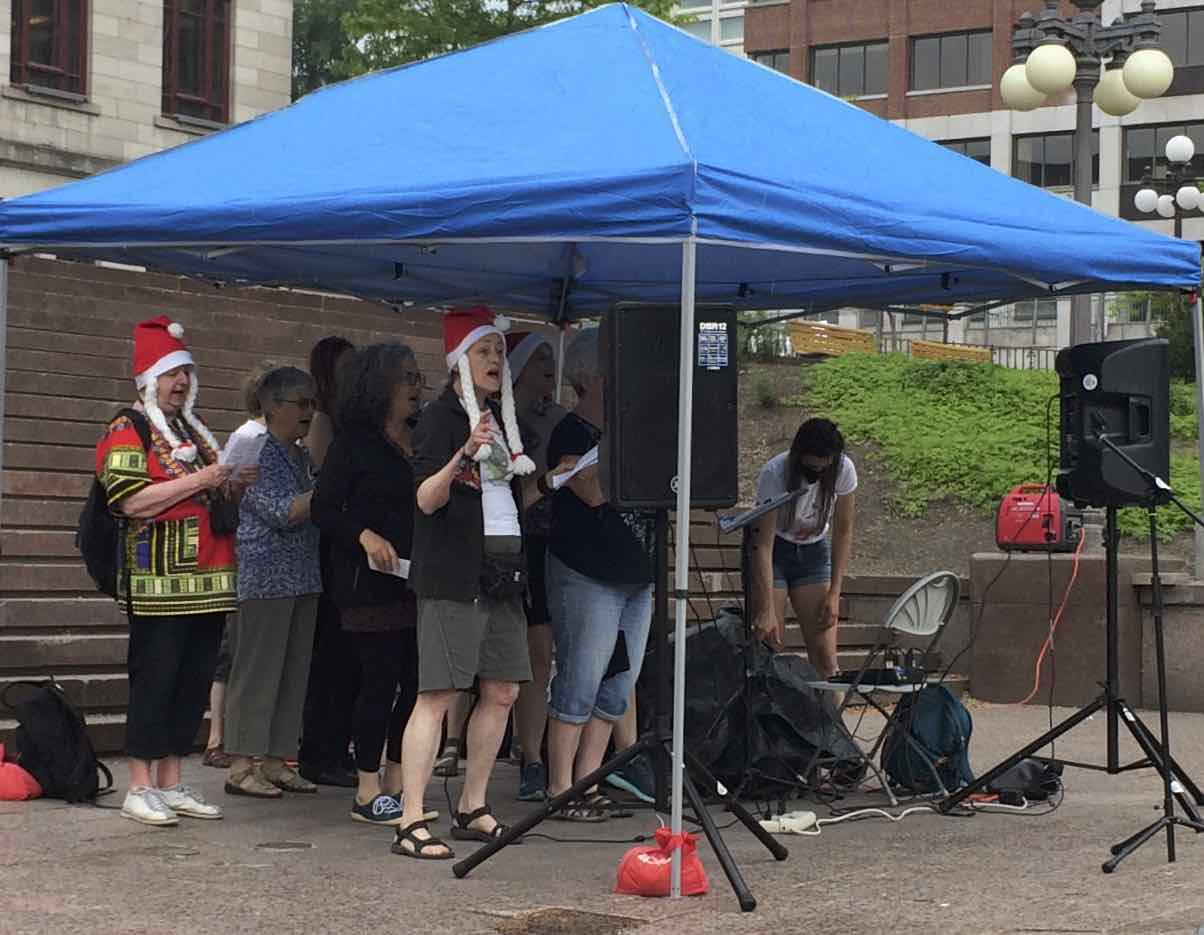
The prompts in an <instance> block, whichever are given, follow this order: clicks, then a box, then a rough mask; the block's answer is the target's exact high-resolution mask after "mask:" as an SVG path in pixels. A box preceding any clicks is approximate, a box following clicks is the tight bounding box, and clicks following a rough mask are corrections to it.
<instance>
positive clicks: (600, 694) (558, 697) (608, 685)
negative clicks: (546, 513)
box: [547, 554, 652, 724]
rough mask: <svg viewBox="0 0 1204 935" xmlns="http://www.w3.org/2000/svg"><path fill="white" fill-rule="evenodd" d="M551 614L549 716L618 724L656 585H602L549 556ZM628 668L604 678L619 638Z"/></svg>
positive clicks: (641, 656) (644, 642) (649, 620)
mask: <svg viewBox="0 0 1204 935" xmlns="http://www.w3.org/2000/svg"><path fill="white" fill-rule="evenodd" d="M547 570H548V582H547V584H548V609H549V610H550V611H551V617H552V620H551V622H552V640H553V643H554V645H555V650H556V654H555V674H554V675H553V677H552V682H551V684H550V685H549V686H548V714H549V715H550V716H551V717H554V718H555V719H556V720H558V721H563V722H565V723H567V724H584V723H586V722H587V721H589V720H590V719H591V718H595V717H596V718H601V719H602V720H604V721H618V720H620V719H621V718H622V717H623V715H624V714H626V713H627V703H628V700H629V699H630V697H631V689H632V687H633V686H634V685H635V681H636V679H637V678H639V675H640V664H641V663H642V662H643V660H644V648H645V647H646V646H647V644H648V631H649V630H650V629H651V628H652V585H650V584H619V583H616V582H610V581H599V580H598V579H596V578H590V577H588V576H587V575H583V574H581V573H580V572H577V571H574V570H573V569H571V568H569V567H568V566H567V565H565V564H564V563H563V562H561V561H560V560H559V559H558V558H556V556H555V555H551V554H549V555H548V569H547ZM620 633H622V634H623V639H624V640H625V641H626V644H627V659H628V663H629V668H628V669H627V671H626V672H618V673H615V674H614V675H612V676H610V677H609V678H607V677H606V672H607V669H608V667H609V665H610V661H611V657H612V656H613V655H614V652H615V645H616V643H617V642H618V639H619V634H620Z"/></svg>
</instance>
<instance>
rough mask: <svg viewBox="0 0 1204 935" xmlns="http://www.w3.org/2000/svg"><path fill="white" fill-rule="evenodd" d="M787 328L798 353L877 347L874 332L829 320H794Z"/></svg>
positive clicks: (832, 354)
mask: <svg viewBox="0 0 1204 935" xmlns="http://www.w3.org/2000/svg"><path fill="white" fill-rule="evenodd" d="M787 332H788V333H789V335H790V347H791V348H792V349H793V351H794V354H795V355H796V356H806V355H811V354H820V355H823V356H825V357H839V356H840V355H841V354H849V353H864V354H873V353H874V352H875V351H876V350H877V348H876V346H875V342H874V332H872V331H865V330H863V329H861V328H842V327H841V326H840V325H830V324H828V323H827V322H817V321H792V322H790V323H789V325H788V328H787Z"/></svg>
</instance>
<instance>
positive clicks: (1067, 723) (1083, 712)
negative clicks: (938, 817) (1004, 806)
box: [936, 694, 1108, 813]
mask: <svg viewBox="0 0 1204 935" xmlns="http://www.w3.org/2000/svg"><path fill="white" fill-rule="evenodd" d="M1107 705H1108V696H1107V695H1106V694H1104V695H1100V696H1099V697H1098V698H1096V699H1095V700H1094V701H1093V702H1091V704H1089V705H1087V707H1085V708H1080V709H1079V710H1078V711H1076V712H1075V713H1074V714H1072V715H1071V716H1070V717H1068V718H1067V719H1066V720H1064V721H1063V722H1062V723H1060V724H1058V725H1057V726H1055V727H1054V729H1053V730H1049V731H1046V732H1045V733H1044V734H1042V735H1041V736H1040V737H1038V738H1037V739H1036V740H1034V741H1033V742H1032V743H1030V744H1029V745H1028V746H1027V747H1024V748H1023V749H1021V750H1017V751H1016V752H1015V753H1013V754H1012V755H1011V756H1009V757H1008V758H1007V759H1006V760H1004V761H1003V762H1002V763H1000V764H999V765H998V766H996V767H994V768H993V769H991V770H989V771H988V772H985V773H983V774H982V775H981V776H979V777H978V778H977V779H975V780H974V781H973V782H972V783H970V784H969V785H968V786H962V788H960V789H958V790H957V791H956V792H954V793H953V794H952V795H950V796H947V797H946V798H944V799H941V801H940V802H938V803H937V806H936V807H937V810H938V811H940V812H942V813H947V812H949V811H950V810H951V809H952V808H954V807H955V806H957V805H959V804H960V803H961V802H964V801H965V800H966V799H967V798H969V797H970V796H971V795H973V794H974V793H975V792H980V791H982V790H983V789H985V788H986V787H987V786H989V785H990V784H991V783H992V782H994V781H995V780H996V779H997V778H998V777H999V776H1002V775H1003V774H1004V773H1006V772H1007V771H1008V770H1009V769H1011V768H1012V767H1013V766H1015V765H1016V764H1017V763H1019V762H1020V761H1021V760H1023V759H1025V758H1026V757H1029V756H1032V755H1033V754H1034V753H1036V752H1037V751H1038V750H1040V749H1041V748H1042V747H1046V746H1048V745H1049V743H1050V741H1052V740H1056V739H1057V738H1059V737H1061V736H1062V735H1063V734H1064V733H1066V732H1067V731H1069V730H1071V729H1073V728H1075V727H1077V726H1078V725H1079V724H1082V723H1083V721H1085V720H1087V718H1089V717H1091V715H1093V714H1095V712H1096V711H1099V710H1100V709H1101V708H1104V707H1107Z"/></svg>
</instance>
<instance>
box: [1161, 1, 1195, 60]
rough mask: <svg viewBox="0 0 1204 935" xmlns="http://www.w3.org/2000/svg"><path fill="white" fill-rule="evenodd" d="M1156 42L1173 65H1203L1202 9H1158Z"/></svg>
mask: <svg viewBox="0 0 1204 935" xmlns="http://www.w3.org/2000/svg"><path fill="white" fill-rule="evenodd" d="M1158 19H1160V20H1161V21H1162V33H1161V35H1159V37H1158V44H1159V45H1160V46H1161V47H1162V50H1163V51H1164V52H1166V54H1167V55H1169V56H1170V57H1171V61H1172V62H1174V63H1175V65H1204V9H1195V10H1159V11H1158Z"/></svg>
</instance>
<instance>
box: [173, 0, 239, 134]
mask: <svg viewBox="0 0 1204 935" xmlns="http://www.w3.org/2000/svg"><path fill="white" fill-rule="evenodd" d="M229 112H230V0H165V2H164V4H163V113H165V114H169V115H170V116H173V117H177V118H181V119H183V120H189V119H192V120H201V121H204V122H206V123H226V122H227V121H228V120H229V119H230V113H229Z"/></svg>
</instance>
